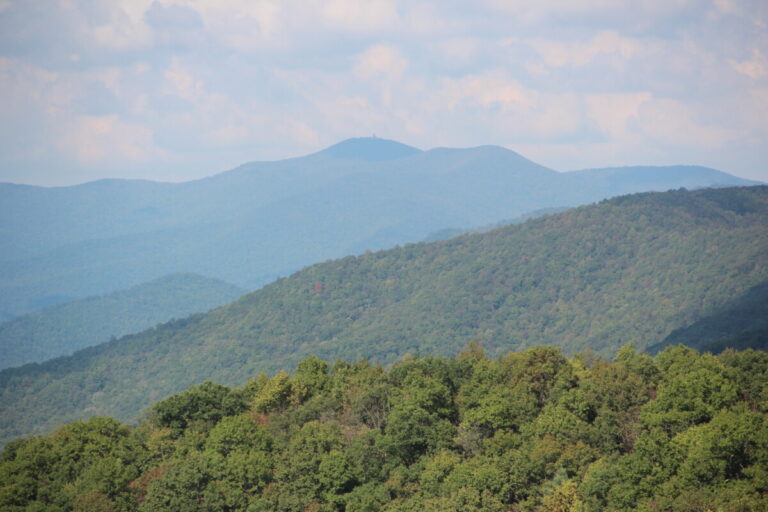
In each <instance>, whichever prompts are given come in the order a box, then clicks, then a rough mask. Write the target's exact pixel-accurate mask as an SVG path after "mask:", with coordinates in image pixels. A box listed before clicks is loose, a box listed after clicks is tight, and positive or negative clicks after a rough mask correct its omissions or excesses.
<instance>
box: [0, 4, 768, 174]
mask: <svg viewBox="0 0 768 512" xmlns="http://www.w3.org/2000/svg"><path fill="white" fill-rule="evenodd" d="M766 5H768V4H766V3H765V2H761V1H756V0H743V1H739V2H731V1H727V0H712V1H708V2H698V1H694V0H670V1H668V2H659V1H656V0H639V1H638V2H633V4H632V8H631V9H628V8H627V7H626V3H624V2H614V1H609V0H586V1H583V2H573V1H571V0H554V1H552V2H539V3H533V2H528V1H523V0H480V1H478V2H476V3H474V4H472V6H471V7H468V6H467V5H464V4H462V3H461V2H437V0H420V1H418V2H407V1H405V0H357V1H355V0H216V1H214V0H156V1H152V0H115V1H114V2H92V1H86V0H67V1H63V0H62V1H59V2H50V3H48V4H46V5H44V6H43V5H42V4H40V3H39V2H22V1H18V2H10V3H7V2H6V3H3V0H0V94H2V95H3V98H4V101H3V102H2V103H1V104H0V114H2V119H0V139H2V140H0V148H1V149H2V151H0V180H3V179H9V178H8V177H9V176H17V175H15V174H13V173H14V172H15V171H14V170H13V169H16V168H22V167H23V168H25V169H32V168H33V167H35V166H37V167H36V168H37V169H38V170H37V172H38V173H39V182H44V181H45V177H44V176H45V173H46V172H48V171H46V169H48V168H50V167H52V166H54V165H55V166H60V167H61V168H66V169H69V170H68V171H67V172H70V173H71V176H72V178H71V179H72V180H77V179H82V177H83V176H86V175H87V176H89V177H91V176H97V175H98V174H97V173H98V172H103V173H104V175H109V176H117V175H123V174H125V173H128V175H131V176H145V177H151V178H158V179H165V178H166V177H173V179H181V178H183V177H184V176H187V177H199V176H202V175H205V174H211V173H213V172H216V171H219V170H223V169H225V168H226V166H228V165H237V164H239V163H242V161H244V160H250V159H271V158H281V157H287V156H295V155H299V154H302V153H307V152H310V151H314V150H317V149H319V148H320V147H322V146H324V145H327V144H331V143H334V142H337V141H338V140H340V139H343V138H345V137H350V136H356V135H358V136H359V135H366V134H370V133H374V132H375V133H377V134H378V135H380V136H384V137H391V138H396V139H401V140H403V141H404V142H408V143H412V144H415V145H418V146H421V147H425V148H428V147H433V146H436V145H454V146H469V145H477V144H488V143H492V144H501V145H504V146H507V147H511V148H513V149H520V150H523V151H531V152H532V153H531V155H530V156H531V157H532V158H542V159H543V160H544V163H548V164H550V165H553V166H555V167H558V168H561V169H567V168H572V167H575V166H584V167H586V166H600V165H609V164H611V163H615V162H629V163H632V160H633V159H638V160H642V159H645V160H647V161H653V162H656V163H665V159H666V161H667V162H669V161H671V160H674V161H677V162H680V161H682V162H685V161H689V160H688V159H686V158H685V155H686V154H689V155H692V156H691V158H694V157H696V158H698V157H701V158H704V157H706V158H707V159H711V162H712V164H711V165H714V164H715V163H726V164H727V163H728V162H729V161H730V160H729V159H732V161H734V162H736V164H735V165H736V167H735V168H734V167H731V166H728V167H727V168H726V170H731V171H734V170H736V171H740V172H743V173H761V172H762V173H764V172H765V171H764V169H768V165H766V164H767V163H768V155H766V150H765V149H762V148H765V147H768V127H767V126H766V123H765V121H764V120H765V117H766V116H767V115H768V113H766V108H768V107H766V105H768V101H767V100H766V97H768V96H767V93H766V92H765V91H766V84H765V79H766V76H768V63H767V62H766V52H765V48H766V47H767V46H766V45H767V44H768V33H767V32H766V26H765V23H764V20H765V18H766V11H767V9H768V8H766V7H765V6H766ZM761 23H762V24H761ZM89 140H90V141H92V142H93V141H97V142H98V146H96V143H95V142H94V143H93V144H89V143H88V141H89ZM107 154H109V155H111V156H110V157H109V158H108V157H107ZM744 155H748V158H747V157H746V156H744ZM590 159H591V160H590ZM708 161H709V160H708ZM25 162H26V163H25ZM590 162H592V163H590ZM700 163H707V162H700ZM758 164H759V165H758ZM738 166H742V167H738ZM78 169H79V170H80V171H82V172H80V171H78V172H75V171H76V170H78ZM183 173H186V174H183ZM752 175H753V176H754V175H755V174H752ZM57 179H62V180H64V179H65V178H64V177H62V176H59V177H58V178H57ZM763 179H767V180H768V175H765V177H764V178H763Z"/></svg>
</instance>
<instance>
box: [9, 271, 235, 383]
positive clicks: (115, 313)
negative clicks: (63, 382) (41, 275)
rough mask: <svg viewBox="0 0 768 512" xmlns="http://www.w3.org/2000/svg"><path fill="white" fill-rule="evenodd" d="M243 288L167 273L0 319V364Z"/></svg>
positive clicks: (92, 340) (58, 350)
mask: <svg viewBox="0 0 768 512" xmlns="http://www.w3.org/2000/svg"><path fill="white" fill-rule="evenodd" d="M244 293H245V290H243V289H242V288H238V287H237V286H234V285H231V284H229V283H225V282H224V281H220V280H218V279H211V278H208V277H204V276H199V275H196V274H189V273H186V274H181V273H180V274H171V275H167V276H164V277H161V278H158V279H154V280H152V281H150V282H147V283H143V284H140V285H137V286H134V287H132V288H129V289H127V290H119V291H116V292H113V293H110V294H107V295H103V296H98V297H88V298H85V299H80V300H75V301H71V302H67V303H64V304H58V305H56V306H51V307H48V308H46V309H44V310H41V311H37V312H35V313H29V314H27V315H22V316H20V317H16V318H13V319H11V320H8V321H7V322H3V323H0V369H2V368H7V367H11V366H19V365H22V364H25V363H30V362H41V361H45V360H46V359H51V358H53V357H59V356H62V355H69V354H71V353H73V352H75V351H76V350H80V349H82V348H85V347H90V346H93V345H97V344H99V343H104V342H106V341H109V339H110V338H111V337H120V336H125V335H126V334H130V333H136V332H139V331H143V330H145V329H148V328H150V327H152V326H155V325H157V324H159V323H161V322H167V321H169V320H171V319H173V318H183V317H186V316H189V315H191V314H192V313H197V312H201V311H208V310H209V309H212V308H214V307H216V306H220V305H222V304H225V303H227V302H230V301H233V300H235V299H236V298H237V297H239V296H241V295H243V294H244Z"/></svg>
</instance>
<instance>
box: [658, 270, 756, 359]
mask: <svg viewBox="0 0 768 512" xmlns="http://www.w3.org/2000/svg"><path fill="white" fill-rule="evenodd" d="M678 343H681V344H683V345H687V346H689V347H693V348H695V349H698V350H710V351H715V352H721V351H722V350H724V349H725V348H727V347H735V348H739V349H746V348H756V349H762V350H765V349H766V348H768V282H763V283H760V284H758V285H757V286H753V287H752V288H750V289H749V290H747V292H746V293H745V294H744V295H742V296H740V297H738V298H737V299H736V300H734V301H732V302H731V303H729V304H727V305H726V306H724V307H723V308H721V309H719V310H718V311H716V312H715V313H714V314H712V315H710V316H707V317H704V318H702V319H700V320H698V321H696V322H694V323H693V324H691V325H688V326H686V327H683V328H680V329H675V330H674V331H672V332H671V333H670V334H669V336H667V337H666V338H665V339H664V341H662V342H660V343H657V344H655V345H653V346H651V347H649V348H648V352H649V353H651V354H655V353H657V352H660V351H661V350H663V349H664V347H667V346H669V345H676V344H678Z"/></svg>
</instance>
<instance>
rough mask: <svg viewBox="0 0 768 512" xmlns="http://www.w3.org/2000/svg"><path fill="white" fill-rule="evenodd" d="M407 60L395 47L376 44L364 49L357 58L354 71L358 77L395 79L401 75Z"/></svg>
mask: <svg viewBox="0 0 768 512" xmlns="http://www.w3.org/2000/svg"><path fill="white" fill-rule="evenodd" d="M407 66H408V61H407V60H406V59H405V58H403V56H402V55H401V54H400V52H398V51H397V49H395V48H393V47H391V46H387V45H381V44H379V45H376V46H372V47H370V48H368V49H367V50H365V51H364V52H363V53H362V54H361V55H360V56H359V57H358V58H357V65H356V66H355V69H354V73H355V75H357V76H358V77H360V78H363V79H366V80H371V79H378V78H382V77H384V78H389V79H396V78H399V77H401V76H402V75H403V72H404V71H405V68H406V67H407Z"/></svg>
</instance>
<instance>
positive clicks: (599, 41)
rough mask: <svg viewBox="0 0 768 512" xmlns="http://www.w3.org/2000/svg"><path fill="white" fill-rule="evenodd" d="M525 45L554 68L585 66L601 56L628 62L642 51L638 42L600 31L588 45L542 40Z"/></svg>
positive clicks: (528, 42) (608, 31) (610, 32)
mask: <svg viewBox="0 0 768 512" xmlns="http://www.w3.org/2000/svg"><path fill="white" fill-rule="evenodd" d="M525 43H527V44H530V45H531V46H532V47H533V48H535V49H536V50H537V51H538V52H539V54H540V55H541V57H542V58H543V60H544V62H545V63H546V64H547V65H549V66H553V67H563V66H585V65H587V64H589V63H591V62H592V61H594V60H595V59H596V58H597V57H599V56H601V55H610V56H616V57H618V58H620V59H624V60H628V59H632V58H633V57H635V56H636V55H637V54H638V53H640V52H641V50H642V45H641V43H640V42H639V41H638V40H636V39H633V38H629V37H622V36H621V35H619V33H618V32H616V31H613V30H603V31H600V32H598V33H597V34H595V35H594V36H593V37H592V38H591V39H590V40H589V41H587V42H586V43H578V42H568V43H561V42H555V41H551V40H542V39H534V40H530V41H525Z"/></svg>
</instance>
